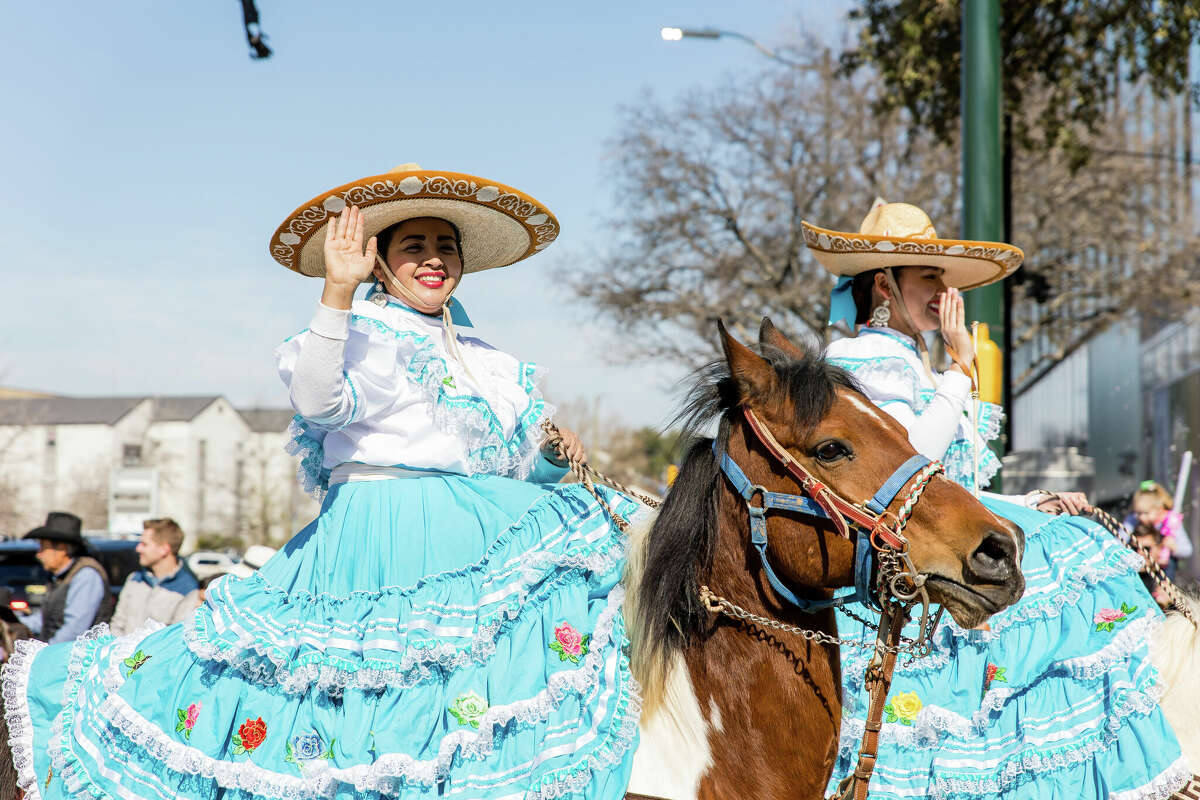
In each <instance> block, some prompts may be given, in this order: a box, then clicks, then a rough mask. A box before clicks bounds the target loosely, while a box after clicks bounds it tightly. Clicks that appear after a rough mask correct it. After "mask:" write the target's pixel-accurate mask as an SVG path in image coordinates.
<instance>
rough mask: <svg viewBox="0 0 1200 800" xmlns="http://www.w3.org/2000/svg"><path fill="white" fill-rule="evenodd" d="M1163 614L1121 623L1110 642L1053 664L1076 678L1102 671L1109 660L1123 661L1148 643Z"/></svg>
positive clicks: (1089, 676) (1087, 676)
mask: <svg viewBox="0 0 1200 800" xmlns="http://www.w3.org/2000/svg"><path fill="white" fill-rule="evenodd" d="M1162 623H1163V618H1162V617H1161V616H1158V615H1157V614H1153V615H1149V614H1148V615H1146V616H1144V617H1140V618H1138V619H1136V620H1133V621H1132V622H1130V623H1129V624H1127V625H1125V627H1123V628H1122V629H1121V630H1120V631H1119V632H1118V633H1117V634H1116V635H1115V636H1113V639H1112V641H1111V642H1109V643H1108V644H1106V645H1105V646H1104V647H1102V648H1101V649H1100V650H1097V651H1096V652H1095V653H1091V654H1089V655H1086V656H1078V657H1076V658H1068V659H1064V660H1062V661H1059V662H1057V663H1056V664H1055V666H1056V667H1057V668H1059V669H1061V670H1063V671H1065V672H1069V673H1070V674H1071V676H1072V677H1074V678H1076V679H1078V680H1085V681H1090V680H1094V679H1096V678H1099V677H1100V676H1102V675H1104V674H1106V673H1107V672H1108V670H1109V667H1111V666H1112V665H1113V664H1116V663H1117V662H1119V661H1126V660H1128V658H1129V657H1130V656H1131V655H1133V654H1134V653H1135V652H1137V651H1138V650H1141V649H1143V648H1145V647H1147V646H1148V644H1149V642H1150V641H1151V640H1152V639H1153V637H1154V636H1155V634H1157V633H1158V629H1159V627H1161V626H1162Z"/></svg>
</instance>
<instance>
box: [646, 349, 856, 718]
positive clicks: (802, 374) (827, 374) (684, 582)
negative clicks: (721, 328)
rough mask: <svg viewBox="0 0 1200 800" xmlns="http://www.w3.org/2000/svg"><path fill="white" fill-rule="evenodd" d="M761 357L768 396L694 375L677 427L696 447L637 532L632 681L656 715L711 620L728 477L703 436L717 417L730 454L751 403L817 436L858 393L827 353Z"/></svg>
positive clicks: (717, 370)
mask: <svg viewBox="0 0 1200 800" xmlns="http://www.w3.org/2000/svg"><path fill="white" fill-rule="evenodd" d="M758 352H759V353H760V355H762V356H763V358H765V359H766V361H767V363H768V364H769V365H770V366H771V368H772V369H773V371H774V374H775V381H774V385H773V386H772V387H771V388H770V389H769V390H768V392H769V396H761V397H755V396H748V395H747V394H746V393H745V390H744V389H743V387H741V386H740V385H739V383H738V381H737V380H735V379H734V378H733V377H732V376H731V375H730V373H729V367H728V365H727V364H726V362H725V361H724V360H719V361H714V362H712V363H710V364H707V365H705V366H703V367H701V368H700V369H699V370H697V371H696V372H695V373H693V376H692V379H691V381H690V382H691V385H692V389H691V392H690V393H689V400H688V401H687V402H686V404H685V406H684V407H683V409H682V410H681V411H680V413H679V414H678V415H677V416H676V418H675V420H674V421H673V424H679V423H682V425H683V434H682V436H681V437H680V440H681V441H685V442H688V443H689V444H688V445H687V447H686V455H685V456H684V458H683V463H682V464H681V466H680V469H679V474H678V476H677V477H676V479H675V482H674V484H673V485H672V486H671V489H670V491H669V492H668V493H667V496H666V499H665V500H664V502H663V504H662V507H661V508H660V509H659V512H658V517H657V519H655V520H653V521H652V525H651V524H646V525H643V526H642V528H641V529H640V530H637V531H634V532H633V534H632V536H631V543H630V553H629V566H628V568H627V573H626V587H627V592H628V594H627V597H626V604H625V605H626V619H627V620H628V622H629V628H630V638H631V643H632V654H633V659H632V661H633V670H634V675H635V677H637V679H638V680H639V682H640V683H641V684H642V687H643V691H644V693H645V708H646V710H647V712H648V713H649V712H651V711H652V710H653V709H654V707H655V706H656V705H658V704H659V703H661V702H662V699H663V696H662V692H663V687H664V684H665V681H666V677H667V670H668V665H669V664H671V663H672V659H673V658H674V657H675V656H676V654H678V653H679V652H680V651H681V650H682V649H683V647H684V646H685V645H687V644H688V643H689V642H690V641H691V640H692V639H693V638H694V637H696V636H699V635H700V634H701V633H702V632H703V630H704V626H705V624H706V621H707V618H708V614H707V612H706V611H705V609H704V608H703V606H702V605H701V603H700V597H699V588H700V587H699V583H700V581H699V576H700V575H702V574H707V573H708V572H709V571H710V570H711V568H712V562H713V555H714V553H715V551H716V544H717V535H718V519H717V499H718V498H719V497H720V492H719V491H718V489H719V482H720V481H721V480H723V476H722V474H721V470H720V465H719V463H718V461H717V459H716V457H715V455H714V454H713V439H712V438H711V437H707V436H704V435H702V432H703V431H704V430H707V429H709V428H710V427H711V425H712V423H713V421H714V420H717V421H718V426H717V432H716V439H717V441H718V442H719V444H720V447H721V449H724V448H725V446H726V443H727V441H728V437H729V428H730V412H732V411H734V410H736V409H737V408H738V407H739V406H741V405H742V404H743V403H745V402H747V401H750V400H754V401H756V402H758V403H760V404H762V405H766V406H769V407H780V406H781V405H784V404H788V405H790V406H791V407H792V408H794V409H795V418H794V424H795V426H796V428H797V429H798V430H801V431H810V430H811V429H812V428H813V427H815V426H816V425H817V423H818V422H820V421H821V419H823V418H824V417H825V415H826V414H828V413H829V410H830V408H831V407H832V406H833V401H834V397H835V394H836V391H837V388H838V387H845V388H848V389H852V390H854V391H859V389H858V386H857V385H856V384H855V383H854V380H853V379H852V378H851V377H850V375H849V373H847V372H846V371H845V370H843V369H841V368H839V367H836V366H834V365H832V364H829V363H828V362H826V361H825V359H824V354H823V353H818V354H816V355H808V356H806V357H804V358H800V359H797V358H791V357H789V356H787V355H785V354H784V353H783V352H781V351H779V350H776V349H774V348H771V347H763V348H760V349H759V351H758ZM809 352H810V353H811V352H813V351H811V350H810V351H809Z"/></svg>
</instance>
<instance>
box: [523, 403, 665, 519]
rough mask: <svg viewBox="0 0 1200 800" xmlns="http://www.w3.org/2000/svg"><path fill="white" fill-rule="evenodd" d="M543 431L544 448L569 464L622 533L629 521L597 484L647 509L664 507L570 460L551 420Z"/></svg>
mask: <svg viewBox="0 0 1200 800" xmlns="http://www.w3.org/2000/svg"><path fill="white" fill-rule="evenodd" d="M542 430H543V431H545V432H546V440H545V443H544V446H545V447H551V448H553V449H554V452H555V453H557V454H558V457H559V459H561V460H562V461H565V462H567V467H568V469H569V470H570V473H571V474H572V475H574V476H575V477H576V478H577V479H578V480H579V482H580V483H581V484H583V488H584V489H587V491H588V493H589V494H591V496H592V497H594V498H595V499H596V502H597V503H599V504H600V507H601V508H603V509H604V511H605V513H607V514H608V515H609V516H610V517H612V521H613V524H614V525H616V526H617V529H618V530H619V531H621V533H627V532H628V531H629V520H627V519H625V518H624V517H623V516H621V515H620V514H618V513H617V512H616V511H615V510H613V507H612V506H610V505H609V504H608V501H606V500H605V499H604V498H603V497H601V496H600V492H598V491H597V490H596V484H597V483H603V484H605V485H607V486H611V487H612V488H614V489H616V490H617V491H618V492H620V493H621V494H624V495H628V496H629V497H632V498H633V499H634V500H637V501H638V502H639V503H641V504H642V505H644V506H646V507H647V508H659V507H661V506H662V501H661V500H656V499H655V498H653V497H650V496H649V495H645V494H642V493H641V492H639V491H637V490H635V489H630V488H629V487H628V486H626V485H625V484H623V483H621V482H620V481H617V480H615V479H613V478H610V477H608V476H607V475H605V474H604V473H603V472H600V471H599V470H597V469H596V468H595V467H593V466H592V465H591V464H588V463H587V462H584V461H575V460H573V459H570V458H568V457H567V455H566V453H564V452H563V448H562V444H563V437H562V432H561V431H560V430H559V429H558V426H557V425H555V424H554V423H553V422H551V421H550V420H543V421H542Z"/></svg>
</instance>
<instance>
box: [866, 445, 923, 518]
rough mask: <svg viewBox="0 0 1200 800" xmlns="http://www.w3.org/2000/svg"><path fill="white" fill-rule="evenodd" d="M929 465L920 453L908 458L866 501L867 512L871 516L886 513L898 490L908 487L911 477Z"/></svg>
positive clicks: (898, 492)
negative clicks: (871, 514)
mask: <svg viewBox="0 0 1200 800" xmlns="http://www.w3.org/2000/svg"><path fill="white" fill-rule="evenodd" d="M930 463H931V462H930V460H929V459H928V458H926V457H925V456H923V455H921V454H920V453H917V454H916V455H914V456H912V457H911V458H909V459H908V461H905V462H904V463H903V464H901V465H900V466H899V467H898V468H897V469H896V471H895V472H893V473H892V475H891V477H890V478H888V479H887V480H886V481H884V482H883V486H880V487H879V491H878V492H876V493H875V496H874V497H872V498H871V499H870V500H868V501H867V503H866V506H867V510H868V511H870V512H871V513H873V514H882V513H883V512H884V511H887V507H888V506H890V505H891V504H892V501H893V500H895V499H896V495H898V494H900V490H901V489H903V488H904V487H905V486H906V485H908V482H909V481H910V480H912V476H913V475H916V474H917V473H918V472H920V471H921V470H923V469H925V467H927V466H929V464H930Z"/></svg>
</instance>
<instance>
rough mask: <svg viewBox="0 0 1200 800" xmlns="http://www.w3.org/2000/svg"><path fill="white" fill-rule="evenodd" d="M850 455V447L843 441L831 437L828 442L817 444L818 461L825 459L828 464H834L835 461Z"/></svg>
mask: <svg viewBox="0 0 1200 800" xmlns="http://www.w3.org/2000/svg"><path fill="white" fill-rule="evenodd" d="M849 455H850V448H848V447H846V445H844V444H842V443H841V442H839V441H837V440H835V439H830V440H829V441H827V442H821V443H820V444H819V445H817V449H816V456H817V460H818V461H823V462H825V463H826V464H832V463H833V462H834V461H840V460H841V459H843V458H845V457H846V456H849Z"/></svg>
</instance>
